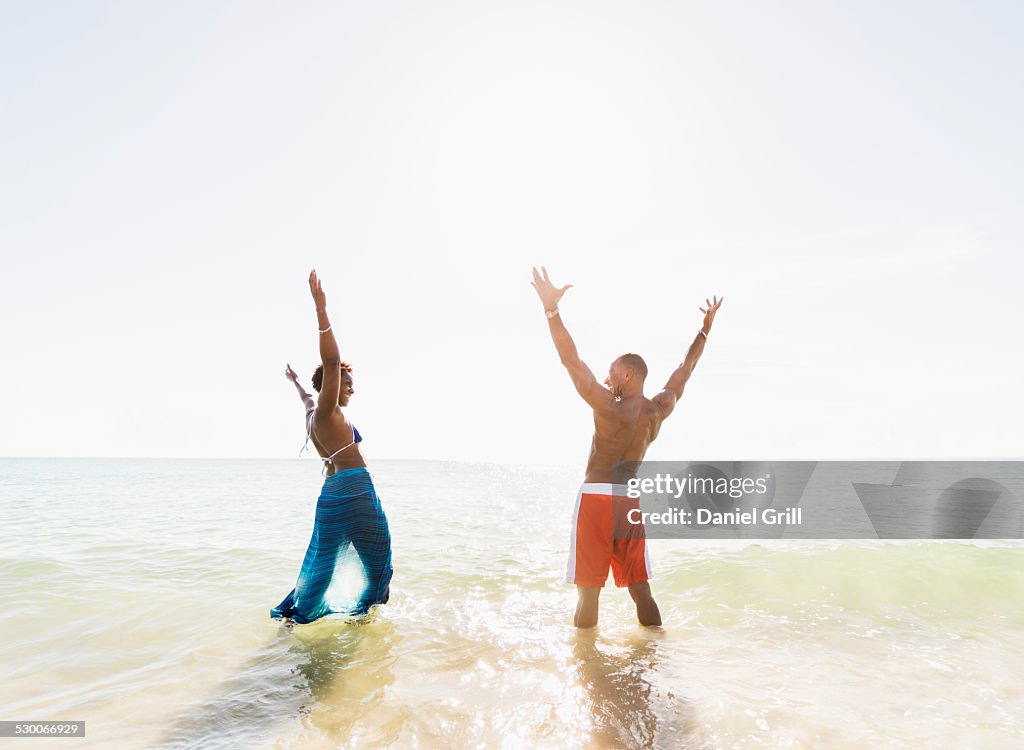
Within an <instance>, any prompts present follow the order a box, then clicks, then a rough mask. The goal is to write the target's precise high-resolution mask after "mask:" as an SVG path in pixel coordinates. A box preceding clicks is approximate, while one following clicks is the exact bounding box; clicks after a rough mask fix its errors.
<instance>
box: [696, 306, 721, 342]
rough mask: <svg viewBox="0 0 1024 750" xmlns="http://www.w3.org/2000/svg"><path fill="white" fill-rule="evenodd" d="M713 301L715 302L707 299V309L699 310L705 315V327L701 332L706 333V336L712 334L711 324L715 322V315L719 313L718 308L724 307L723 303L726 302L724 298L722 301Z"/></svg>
mask: <svg viewBox="0 0 1024 750" xmlns="http://www.w3.org/2000/svg"><path fill="white" fill-rule="evenodd" d="M712 299H713V300H714V301H713V302H712V301H710V300H708V299H707V298H705V299H704V303H705V304H706V305H707V307H699V308H697V309H698V310H700V311H701V312H702V313H704V326H703V328H701V330H702V331H704V335H705V336H707V335H708V334H709V333H711V324H712V323H713V322H714V321H715V313H716V312H718V308H719V307H721V306H722V303H723V302H725V297H722V299H718V297H712Z"/></svg>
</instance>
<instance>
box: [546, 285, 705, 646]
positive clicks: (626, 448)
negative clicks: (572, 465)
mask: <svg viewBox="0 0 1024 750" xmlns="http://www.w3.org/2000/svg"><path fill="white" fill-rule="evenodd" d="M531 283H532V284H533V288H534V289H536V290H537V296H538V297H540V301H541V303H542V304H543V305H544V312H545V314H546V315H547V318H548V328H549V330H550V332H551V339H552V341H554V344H555V349H556V350H557V351H558V356H559V359H560V360H561V362H562V365H563V366H564V367H565V369H566V370H567V371H568V372H569V377H571V378H572V383H573V385H574V386H575V388H576V392H577V393H579V394H580V396H581V397H582V398H583V400H584V401H586V402H587V404H589V405H590V407H591V408H592V409H593V411H594V437H593V440H592V441H591V444H590V458H589V459H588V460H587V472H586V478H585V480H584V484H583V487H581V488H580V493H579V497H578V498H577V505H576V512H575V514H574V523H576V524H577V526H576V528H574V529H573V535H572V542H571V543H572V544H573V545H574V547H573V548H572V549H570V553H569V554H570V557H569V568H568V571H567V574H566V580H567V581H569V582H570V583H575V584H576V586H577V591H578V592H579V602H578V603H577V606H576V614H575V616H574V617H573V624H574V625H576V626H577V627H593V626H594V625H596V624H597V611H598V597H599V595H600V593H601V588H602V587H603V586H604V583H605V581H606V579H607V577H608V571H609V567H610V569H611V570H612V572H613V573H615V580H616V585H618V586H628V587H629V593H630V596H632V598H633V601H634V602H635V603H636V611H637V618H638V619H639V620H640V623H641V624H643V625H660V624H661V613H660V612H659V611H658V605H657V604H656V603H655V601H654V598H653V596H652V595H651V588H650V585H649V584H648V582H647V580H648V578H649V575H650V569H649V566H648V565H647V550H646V539H645V538H644V536H643V527H642V526H641V527H640V528H639V530H638V531H637V533H636V534H635V535H633V536H632V537H631V538H628V539H618V538H613V536H614V535H613V534H612V532H611V531H610V530H607V529H606V528H605V526H604V525H603V521H602V519H603V518H604V516H605V514H607V517H608V518H612V512H610V511H609V510H608V508H609V506H607V505H605V504H604V503H605V501H606V500H607V501H608V502H614V492H611V491H609V490H608V489H607V488H608V487H609V486H610V485H612V484H613V469H614V467H615V464H616V463H618V462H620V461H625V462H639V461H642V460H643V458H644V455H645V454H646V453H647V447H648V446H649V445H650V444H651V443H652V442H654V439H655V438H656V437H658V433H659V432H660V431H661V424H662V422H664V421H665V419H666V418H667V417H668V416H669V415H670V414H671V413H672V411H673V410H674V409H675V406H676V402H677V401H678V400H679V398H681V397H682V395H683V389H684V387H685V386H686V381H687V380H689V378H690V374H691V373H692V372H693V368H694V367H695V366H696V365H697V360H698V359H700V355H701V354H702V353H703V351H704V344H705V342H706V341H707V337H708V333H710V332H711V324H712V323H713V322H714V319H715V313H716V312H718V308H719V306H720V305H721V304H722V300H719V299H718V298H717V297H715V298H714V301H711V300H706V302H707V308H703V307H702V308H700V310H701V312H702V313H704V322H703V325H702V326H701V328H700V330H699V331H698V332H697V335H696V337H695V338H694V340H693V343H692V344H691V345H690V348H689V350H688V351H687V353H686V358H685V359H684V360H683V362H682V364H680V365H679V367H677V368H676V369H675V371H674V372H673V373H672V375H671V376H670V377H669V379H668V382H667V383H666V384H665V387H664V388H663V389H662V390H661V392H659V393H658V394H657V395H656V396H655V397H654V398H651V399H649V398H647V397H646V396H644V381H645V379H646V377H647V365H646V363H645V362H644V361H643V358H641V357H640V356H639V355H637V354H623V355H622V356H621V357H619V358H617V359H616V360H615V361H614V362H612V364H611V367H609V368H608V377H607V378H605V380H604V384H603V385H601V384H599V383H598V382H597V378H596V377H594V373H593V372H591V370H590V368H589V367H587V365H586V364H584V362H583V360H581V359H580V357H579V354H578V352H577V351H576V344H575V343H574V342H573V340H572V337H571V336H570V335H569V331H568V330H567V329H566V327H565V324H564V323H563V322H562V316H561V314H560V313H559V310H558V302H559V300H561V298H562V295H563V294H565V292H566V290H568V289H569V288H570V287H571V284H567V285H565V286H563V287H561V288H559V287H556V286H555V285H554V284H552V283H551V280H550V279H549V278H548V272H547V269H546V268H544V267H543V266H542V267H541V272H538V271H537V269H536V268H534V269H533V282H531ZM723 299H724V298H723ZM584 501H586V504H584Z"/></svg>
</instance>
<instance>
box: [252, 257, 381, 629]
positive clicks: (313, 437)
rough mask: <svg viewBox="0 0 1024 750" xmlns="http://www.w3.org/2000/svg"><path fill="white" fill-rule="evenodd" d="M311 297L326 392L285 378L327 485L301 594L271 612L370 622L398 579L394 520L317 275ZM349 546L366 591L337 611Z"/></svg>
mask: <svg viewBox="0 0 1024 750" xmlns="http://www.w3.org/2000/svg"><path fill="white" fill-rule="evenodd" d="M309 290H310V292H312V294H313V301H314V302H315V303H316V316H317V322H318V324H319V333H320V360H321V362H322V365H321V366H320V367H318V368H317V369H316V372H315V373H314V374H313V387H314V388H315V389H316V390H317V391H318V392H319V396H318V398H317V400H316V403H315V404H314V403H313V398H312V397H311V396H310V395H309V394H308V393H306V392H305V391H304V390H303V389H302V387H301V386H300V385H299V383H298V376H296V374H295V373H294V372H293V371H292V368H291V367H290V366H289V367H288V369H287V370H286V371H285V375H286V376H287V377H288V379H289V380H291V381H292V382H293V383H294V384H295V387H296V388H298V390H299V396H300V397H301V398H302V400H303V403H304V404H305V405H306V436H307V438H308V440H310V441H312V443H313V445H314V446H315V447H316V449H317V452H318V453H319V454H320V457H321V460H322V461H323V462H324V474H325V476H326V477H327V478H326V479H325V480H324V486H323V489H322V490H321V491H320V498H319V500H317V503H316V520H315V522H314V524H313V538H312V539H310V541H309V548H308V549H307V550H306V557H305V559H304V560H303V561H302V570H301V571H299V578H298V581H297V582H296V583H295V588H294V589H292V591H291V593H290V594H288V596H286V597H285V598H284V601H282V602H281V603H280V604H279V605H277V606H276V607H275V608H274V609H272V610H270V616H271V617H273V618H285V619H286V620H291V621H293V622H297V623H307V622H313V621H314V620H317V619H319V618H321V617H323V616H324V615H331V614H344V615H361V614H365V613H366V612H367V611H368V610H369V609H370V607H372V606H373V605H374V604H384V603H385V602H386V601H387V600H388V595H389V593H390V584H391V573H392V570H391V534H390V532H389V530H388V519H387V517H386V516H385V515H384V510H383V509H382V508H381V505H380V499H379V498H378V497H377V492H376V490H374V487H373V479H372V477H371V476H370V473H369V472H368V471H367V470H366V461H365V460H363V454H362V452H361V451H360V450H359V443H360V442H362V437H361V436H360V435H359V432H358V431H357V430H356V428H355V427H354V426H353V425H352V424H350V423H349V422H348V420H346V419H345V414H344V412H342V410H341V409H342V407H344V406H347V405H348V401H349V398H351V396H352V394H353V393H354V392H355V391H354V390H353V388H352V367H351V365H349V364H348V363H347V362H342V361H341V357H340V355H339V353H338V342H337V341H336V340H335V338H334V333H333V332H332V331H331V322H330V320H328V318H327V297H326V295H325V294H324V290H323V287H322V286H321V284H320V280H319V279H318V278H317V275H316V271H312V272H310V274H309ZM349 544H351V545H352V546H353V547H354V548H355V550H356V553H357V554H358V555H359V559H360V561H361V562H362V564H363V570H364V572H365V574H366V588H365V589H364V590H363V592H362V594H361V595H360V596H359V598H358V600H357V601H356V603H355V605H354V606H352V607H351V608H348V609H344V610H339V609H334V608H332V603H331V602H329V601H327V600H326V598H325V595H326V594H327V591H328V589H329V588H330V586H331V582H332V580H333V578H334V576H335V566H336V564H337V563H338V561H339V558H340V557H342V556H343V555H344V553H345V552H346V551H347V550H348V545H349Z"/></svg>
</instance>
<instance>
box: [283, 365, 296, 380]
mask: <svg viewBox="0 0 1024 750" xmlns="http://www.w3.org/2000/svg"><path fill="white" fill-rule="evenodd" d="M284 376H285V377H286V378H288V379H289V380H290V381H292V382H293V383H298V382H299V376H298V375H296V374H295V370H293V369H292V366H291V365H288V364H286V365H285V366H284Z"/></svg>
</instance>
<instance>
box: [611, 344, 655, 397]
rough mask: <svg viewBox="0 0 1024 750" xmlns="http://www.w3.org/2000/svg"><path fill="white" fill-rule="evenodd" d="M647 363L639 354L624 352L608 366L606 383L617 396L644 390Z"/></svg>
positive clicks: (629, 394)
mask: <svg viewBox="0 0 1024 750" xmlns="http://www.w3.org/2000/svg"><path fill="white" fill-rule="evenodd" d="M646 378H647V363H646V362H644V358H643V357H641V356H640V355H639V354H623V355H622V356H621V357H619V358H618V359H616V360H615V361H614V362H612V366H611V367H609V368H608V377H607V378H605V381H604V384H605V385H606V386H608V390H610V391H611V392H612V395H613V396H615V398H622V397H623V396H632V395H634V394H637V393H643V392H644V380H645V379H646Z"/></svg>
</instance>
